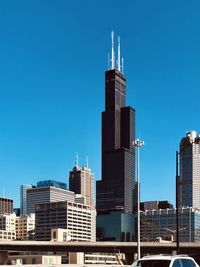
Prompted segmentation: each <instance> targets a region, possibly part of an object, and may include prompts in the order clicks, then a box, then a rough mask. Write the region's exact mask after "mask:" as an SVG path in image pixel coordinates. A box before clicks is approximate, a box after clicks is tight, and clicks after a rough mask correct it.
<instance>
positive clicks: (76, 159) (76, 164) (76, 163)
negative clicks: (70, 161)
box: [75, 152, 78, 167]
mask: <svg viewBox="0 0 200 267" xmlns="http://www.w3.org/2000/svg"><path fill="white" fill-rule="evenodd" d="M75 167H78V152H76V156H75Z"/></svg>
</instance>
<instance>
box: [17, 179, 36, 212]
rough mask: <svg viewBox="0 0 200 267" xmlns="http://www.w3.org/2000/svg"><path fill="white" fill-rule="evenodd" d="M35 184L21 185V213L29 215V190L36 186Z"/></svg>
mask: <svg viewBox="0 0 200 267" xmlns="http://www.w3.org/2000/svg"><path fill="white" fill-rule="evenodd" d="M34 187H35V186H33V185H31V184H22V185H21V186H20V215H21V216H25V215H27V208H26V205H27V190H28V189H31V188H34Z"/></svg>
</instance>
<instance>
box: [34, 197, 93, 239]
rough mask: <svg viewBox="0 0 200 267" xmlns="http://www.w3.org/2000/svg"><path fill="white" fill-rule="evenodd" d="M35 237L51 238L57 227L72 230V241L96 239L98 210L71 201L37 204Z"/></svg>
mask: <svg viewBox="0 0 200 267" xmlns="http://www.w3.org/2000/svg"><path fill="white" fill-rule="evenodd" d="M35 215H36V222H35V239H36V240H47V241H48V240H51V230H52V229H55V228H61V229H67V230H69V231H70V236H71V240H72V241H96V212H95V210H92V209H91V207H89V206H86V205H82V204H78V203H72V202H69V201H64V202H55V203H46V204H37V205H36V210H35Z"/></svg>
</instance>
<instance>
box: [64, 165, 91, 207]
mask: <svg viewBox="0 0 200 267" xmlns="http://www.w3.org/2000/svg"><path fill="white" fill-rule="evenodd" d="M69 190H70V191H73V192H75V194H77V195H81V196H82V197H83V198H82V201H83V204H85V205H89V206H91V207H92V208H93V209H94V208H95V204H94V174H93V173H92V172H91V169H90V168H88V167H82V168H79V167H78V166H75V167H74V168H73V170H72V171H70V173H69Z"/></svg>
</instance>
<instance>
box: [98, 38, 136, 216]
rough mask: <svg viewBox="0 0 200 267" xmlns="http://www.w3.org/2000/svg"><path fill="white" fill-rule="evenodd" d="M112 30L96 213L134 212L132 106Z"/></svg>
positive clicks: (133, 115)
mask: <svg viewBox="0 0 200 267" xmlns="http://www.w3.org/2000/svg"><path fill="white" fill-rule="evenodd" d="M114 62H115V59H114V34H113V33H112V58H111V63H112V65H111V69H109V70H108V71H106V72H105V98H106V99H105V111H104V112H102V180H100V181H97V184H96V185H97V188H96V208H97V214H103V213H105V212H109V211H120V212H124V213H132V212H133V199H134V197H133V186H134V181H135V152H134V147H133V145H132V142H133V140H135V109H133V108H132V107H130V106H126V77H125V76H124V74H123V69H122V71H121V65H120V43H119V39H118V66H117V68H115V65H114Z"/></svg>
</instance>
